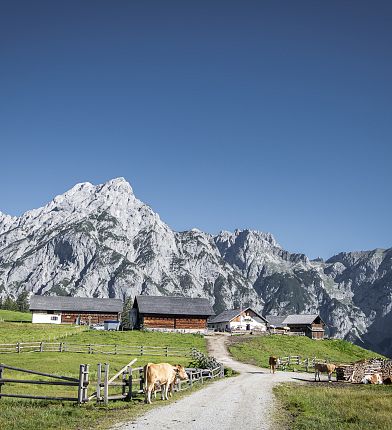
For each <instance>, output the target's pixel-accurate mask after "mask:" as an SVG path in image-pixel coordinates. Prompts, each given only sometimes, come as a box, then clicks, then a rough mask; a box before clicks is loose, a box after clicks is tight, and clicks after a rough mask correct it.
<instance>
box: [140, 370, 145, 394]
mask: <svg viewBox="0 0 392 430" xmlns="http://www.w3.org/2000/svg"><path fill="white" fill-rule="evenodd" d="M139 379H140V383H139V389H140V390H141V391H143V390H144V372H143V368H141V369H139Z"/></svg>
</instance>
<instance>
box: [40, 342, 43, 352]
mask: <svg viewBox="0 0 392 430" xmlns="http://www.w3.org/2000/svg"><path fill="white" fill-rule="evenodd" d="M39 352H44V343H43V342H40V344H39Z"/></svg>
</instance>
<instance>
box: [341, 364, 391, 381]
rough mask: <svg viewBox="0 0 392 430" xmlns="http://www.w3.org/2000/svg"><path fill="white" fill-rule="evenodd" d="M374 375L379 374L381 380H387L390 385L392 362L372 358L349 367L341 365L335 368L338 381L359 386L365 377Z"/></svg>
mask: <svg viewBox="0 0 392 430" xmlns="http://www.w3.org/2000/svg"><path fill="white" fill-rule="evenodd" d="M375 373H381V374H382V379H383V380H387V379H388V378H389V380H390V383H392V360H383V359H381V358H372V359H370V360H360V361H357V362H356V363H353V364H350V365H341V366H338V367H337V368H336V377H337V380H338V381H349V382H352V383H354V384H360V383H361V382H362V380H363V378H364V376H365V375H373V374H375Z"/></svg>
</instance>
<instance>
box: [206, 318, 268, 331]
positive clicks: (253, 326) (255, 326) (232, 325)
mask: <svg viewBox="0 0 392 430" xmlns="http://www.w3.org/2000/svg"><path fill="white" fill-rule="evenodd" d="M247 324H249V325H250V331H252V330H258V331H267V324H266V323H260V322H258V321H256V320H254V319H253V318H252V317H249V316H246V317H242V318H241V322H237V321H230V322H221V323H215V324H209V325H208V326H209V327H210V328H212V329H215V330H219V331H226V330H244V331H246V326H247Z"/></svg>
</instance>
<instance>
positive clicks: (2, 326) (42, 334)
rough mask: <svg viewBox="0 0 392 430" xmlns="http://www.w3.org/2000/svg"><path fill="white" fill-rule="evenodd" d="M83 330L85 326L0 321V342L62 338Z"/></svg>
mask: <svg viewBox="0 0 392 430" xmlns="http://www.w3.org/2000/svg"><path fill="white" fill-rule="evenodd" d="M83 330H86V328H85V327H81V326H79V327H78V326H72V325H69V326H66V325H56V324H49V325H48V324H29V323H13V322H0V343H15V342H34V341H41V340H43V341H50V340H56V339H63V338H64V337H67V336H70V335H75V334H77V333H79V332H81V331H83Z"/></svg>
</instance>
